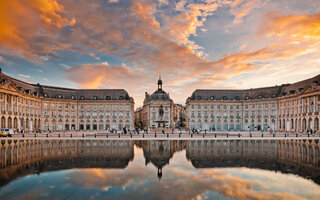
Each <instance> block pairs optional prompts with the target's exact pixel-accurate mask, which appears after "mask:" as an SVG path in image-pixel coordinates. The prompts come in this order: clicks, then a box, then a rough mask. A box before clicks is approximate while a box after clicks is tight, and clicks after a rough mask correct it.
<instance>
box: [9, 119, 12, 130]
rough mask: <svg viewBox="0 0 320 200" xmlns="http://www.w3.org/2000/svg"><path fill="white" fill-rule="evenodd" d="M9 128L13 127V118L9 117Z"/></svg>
mask: <svg viewBox="0 0 320 200" xmlns="http://www.w3.org/2000/svg"><path fill="white" fill-rule="evenodd" d="M8 128H12V118H11V117H9V118H8Z"/></svg>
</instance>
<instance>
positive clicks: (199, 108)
mask: <svg viewBox="0 0 320 200" xmlns="http://www.w3.org/2000/svg"><path fill="white" fill-rule="evenodd" d="M319 111H320V75H318V76H316V77H313V78H310V79H307V80H304V81H300V82H297V83H293V84H285V85H281V86H274V87H266V88H255V89H248V90H196V91H194V92H193V93H192V95H191V97H189V98H188V99H187V102H186V112H187V126H188V127H189V128H191V129H192V128H198V129H203V130H205V129H206V130H216V131H222V130H223V131H226V130H238V131H240V130H245V131H248V130H251V131H254V130H258V131H259V130H264V131H270V130H272V131H287V132H296V131H299V132H302V131H306V130H307V129H312V130H313V131H318V132H319V118H320V116H319Z"/></svg>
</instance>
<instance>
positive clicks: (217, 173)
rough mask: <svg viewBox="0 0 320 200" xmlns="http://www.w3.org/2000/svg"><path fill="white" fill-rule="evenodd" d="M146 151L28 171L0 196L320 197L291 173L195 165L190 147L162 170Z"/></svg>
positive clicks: (316, 188) (310, 183) (315, 189)
mask: <svg viewBox="0 0 320 200" xmlns="http://www.w3.org/2000/svg"><path fill="white" fill-rule="evenodd" d="M145 156H146V152H144V151H143V149H142V148H140V147H138V146H137V145H135V146H134V159H133V160H132V161H130V162H129V164H128V165H127V166H126V167H125V169H115V168H113V169H103V168H74V169H68V170H59V171H53V172H45V173H40V174H31V175H27V176H25V177H22V178H20V179H18V180H15V181H12V182H10V183H9V184H7V185H5V186H3V187H2V188H0V199H24V200H27V199H262V200H264V199H290V200H294V199H320V186H319V185H317V184H316V183H314V182H313V181H311V180H308V179H305V178H302V177H300V176H297V175H293V174H283V173H280V172H274V171H269V170H262V169H249V168H246V167H225V168H201V169H199V168H198V169H196V168H195V167H194V166H193V164H192V163H191V161H190V160H188V159H187V157H186V150H182V151H178V152H175V153H174V154H173V155H172V158H171V159H170V162H169V164H168V165H165V166H163V168H162V171H161V167H160V169H158V168H157V167H156V166H155V165H154V162H165V161H164V158H163V157H159V158H158V159H157V160H156V161H155V160H152V158H149V159H150V160H151V162H148V158H145ZM149 156H150V155H149ZM147 157H148V156H147ZM146 159H147V161H146ZM150 160H149V161H150ZM146 164H147V165H146Z"/></svg>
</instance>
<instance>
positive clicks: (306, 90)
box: [302, 85, 319, 94]
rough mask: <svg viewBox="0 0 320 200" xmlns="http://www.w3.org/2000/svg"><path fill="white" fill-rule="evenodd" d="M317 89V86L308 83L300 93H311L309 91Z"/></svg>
mask: <svg viewBox="0 0 320 200" xmlns="http://www.w3.org/2000/svg"><path fill="white" fill-rule="evenodd" d="M318 89H319V87H318V86H314V85H310V86H308V87H307V88H306V89H304V90H303V92H302V94H306V93H311V92H314V91H317V90H318Z"/></svg>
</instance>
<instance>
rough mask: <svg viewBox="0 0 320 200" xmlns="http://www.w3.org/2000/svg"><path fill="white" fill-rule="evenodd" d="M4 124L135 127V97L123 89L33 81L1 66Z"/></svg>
mask: <svg viewBox="0 0 320 200" xmlns="http://www.w3.org/2000/svg"><path fill="white" fill-rule="evenodd" d="M0 111H1V115H0V119H1V121H0V122H1V128H12V129H16V130H22V129H23V130H24V131H25V132H33V131H35V130H51V131H69V130H106V129H122V128H123V127H127V128H130V129H133V128H134V113H133V111H134V100H133V98H132V97H130V96H129V94H128V93H127V92H126V91H125V90H123V89H70V88H60V87H52V86H44V85H40V84H30V83H26V82H24V81H21V80H17V79H14V78H12V77H10V76H8V75H6V74H3V73H2V72H1V70H0Z"/></svg>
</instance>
